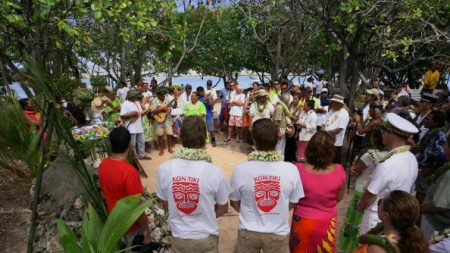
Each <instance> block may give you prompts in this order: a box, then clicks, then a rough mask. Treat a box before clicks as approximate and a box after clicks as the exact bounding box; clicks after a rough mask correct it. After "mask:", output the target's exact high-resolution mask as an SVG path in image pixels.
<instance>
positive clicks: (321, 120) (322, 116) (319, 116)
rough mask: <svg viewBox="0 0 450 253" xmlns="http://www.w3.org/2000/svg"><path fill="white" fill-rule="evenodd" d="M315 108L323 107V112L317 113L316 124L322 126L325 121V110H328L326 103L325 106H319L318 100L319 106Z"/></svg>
mask: <svg viewBox="0 0 450 253" xmlns="http://www.w3.org/2000/svg"><path fill="white" fill-rule="evenodd" d="M317 108H321V109H324V110H325V112H318V113H316V114H317V125H318V126H322V125H323V124H324V123H325V120H326V117H327V112H328V105H327V106H323V107H322V106H320V100H319V106H317Z"/></svg>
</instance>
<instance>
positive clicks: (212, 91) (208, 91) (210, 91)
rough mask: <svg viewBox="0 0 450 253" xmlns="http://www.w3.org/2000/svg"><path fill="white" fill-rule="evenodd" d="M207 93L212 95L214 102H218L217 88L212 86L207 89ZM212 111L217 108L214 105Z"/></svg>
mask: <svg viewBox="0 0 450 253" xmlns="http://www.w3.org/2000/svg"><path fill="white" fill-rule="evenodd" d="M205 95H211V96H212V99H213V102H214V103H216V100H217V91H216V89H213V88H211V89H210V90H208V89H206V90H205ZM212 111H213V112H215V108H214V106H213V108H212Z"/></svg>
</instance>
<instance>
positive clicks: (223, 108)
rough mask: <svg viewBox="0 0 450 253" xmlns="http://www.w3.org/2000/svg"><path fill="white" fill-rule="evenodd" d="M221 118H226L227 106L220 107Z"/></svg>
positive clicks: (222, 119)
mask: <svg viewBox="0 0 450 253" xmlns="http://www.w3.org/2000/svg"><path fill="white" fill-rule="evenodd" d="M219 120H220V121H224V120H225V107H222V108H220V115H219Z"/></svg>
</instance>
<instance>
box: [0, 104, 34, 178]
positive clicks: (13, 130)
mask: <svg viewBox="0 0 450 253" xmlns="http://www.w3.org/2000/svg"><path fill="white" fill-rule="evenodd" d="M0 107H1V108H2V109H1V110H0V118H2V119H3V122H2V124H0V168H3V169H8V170H11V171H16V166H17V164H18V162H23V163H24V164H25V165H26V167H27V168H28V169H29V170H30V173H31V175H33V176H34V175H36V171H37V168H38V166H39V159H40V155H41V153H40V151H39V135H38V134H37V129H36V126H35V125H32V124H31V122H29V121H28V120H27V119H26V118H25V117H24V115H23V113H22V109H21V108H20V106H19V105H18V104H17V103H8V102H1V103H0Z"/></svg>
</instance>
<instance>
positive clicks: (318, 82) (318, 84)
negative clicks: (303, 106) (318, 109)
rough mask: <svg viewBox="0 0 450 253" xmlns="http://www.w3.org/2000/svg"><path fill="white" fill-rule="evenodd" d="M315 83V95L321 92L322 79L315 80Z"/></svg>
mask: <svg viewBox="0 0 450 253" xmlns="http://www.w3.org/2000/svg"><path fill="white" fill-rule="evenodd" d="M315 84H316V95H320V94H321V93H322V89H323V85H324V81H323V80H320V81H317V82H316V83H315Z"/></svg>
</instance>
